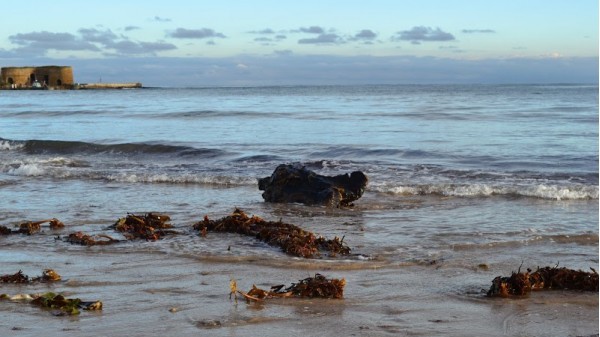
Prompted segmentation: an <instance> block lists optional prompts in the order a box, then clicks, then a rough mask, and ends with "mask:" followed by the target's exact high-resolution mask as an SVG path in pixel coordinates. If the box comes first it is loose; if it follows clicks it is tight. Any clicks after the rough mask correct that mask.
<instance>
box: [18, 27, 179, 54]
mask: <svg viewBox="0 0 600 337" xmlns="http://www.w3.org/2000/svg"><path fill="white" fill-rule="evenodd" d="M77 33H78V34H77V35H75V34H70V33H52V32H47V31H41V32H31V33H20V34H16V35H11V36H9V40H10V41H11V42H12V43H13V44H16V45H18V46H20V47H18V48H15V49H13V50H12V52H13V53H16V54H26V55H35V54H38V55H40V56H43V55H46V54H47V53H48V52H49V51H51V50H56V51H91V52H99V53H103V54H105V55H111V56H115V55H144V54H149V55H154V54H155V53H156V52H160V51H166V50H173V49H177V47H176V46H175V45H174V44H171V43H167V42H164V41H157V42H144V41H142V42H137V41H132V40H130V39H128V38H127V37H125V36H117V35H116V34H115V33H113V32H112V31H111V30H110V29H105V30H99V29H96V28H81V29H79V30H78V31H77Z"/></svg>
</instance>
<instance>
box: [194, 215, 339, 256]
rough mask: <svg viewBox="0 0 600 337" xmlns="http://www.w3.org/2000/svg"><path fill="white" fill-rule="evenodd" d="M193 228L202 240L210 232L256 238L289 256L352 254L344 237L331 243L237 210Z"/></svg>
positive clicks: (291, 227)
mask: <svg viewBox="0 0 600 337" xmlns="http://www.w3.org/2000/svg"><path fill="white" fill-rule="evenodd" d="M193 228H194V229H195V230H199V231H200V234H201V235H202V236H206V231H207V230H208V231H215V232H228V233H238V234H243V235H248V236H254V237H256V238H257V239H259V240H261V241H263V242H266V243H268V244H269V245H272V246H278V247H280V248H281V250H282V251H284V252H285V253H287V254H289V255H293V256H299V257H304V258H314V257H317V256H320V255H321V252H323V251H325V252H328V253H329V255H330V256H336V255H337V254H340V255H349V254H350V248H349V247H348V246H347V245H345V243H344V238H343V237H342V238H341V239H340V238H338V237H335V238H334V239H332V240H328V239H326V238H324V237H322V236H316V235H315V234H313V233H311V232H309V231H305V230H303V229H302V228H300V227H298V226H296V225H292V224H288V223H284V222H282V221H281V220H279V221H265V220H263V219H262V218H260V217H258V216H256V215H253V216H252V217H249V216H248V215H246V213H244V211H242V210H240V209H238V208H236V209H235V210H234V211H233V213H232V214H231V215H229V216H226V217H223V218H221V219H219V220H210V219H209V218H208V216H204V220H202V221H199V222H197V223H195V224H194V225H193Z"/></svg>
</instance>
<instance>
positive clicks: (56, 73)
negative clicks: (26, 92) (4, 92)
mask: <svg viewBox="0 0 600 337" xmlns="http://www.w3.org/2000/svg"><path fill="white" fill-rule="evenodd" d="M38 83H39V85H41V86H42V87H49V88H56V89H69V88H72V87H73V69H72V68H71V67H62V66H44V67H4V68H2V69H1V70H0V84H1V85H2V86H3V87H4V88H7V87H8V88H32V87H36V86H38Z"/></svg>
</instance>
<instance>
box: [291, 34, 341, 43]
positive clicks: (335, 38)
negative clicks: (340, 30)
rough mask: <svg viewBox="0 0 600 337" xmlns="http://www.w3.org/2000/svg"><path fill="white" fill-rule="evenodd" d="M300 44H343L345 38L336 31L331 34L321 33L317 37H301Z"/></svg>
mask: <svg viewBox="0 0 600 337" xmlns="http://www.w3.org/2000/svg"><path fill="white" fill-rule="evenodd" d="M298 43H299V44H341V43H344V39H342V38H341V37H340V36H339V35H337V34H334V33H329V34H320V35H319V36H317V37H315V38H308V39H300V40H298Z"/></svg>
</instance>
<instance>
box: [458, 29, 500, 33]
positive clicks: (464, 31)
mask: <svg viewBox="0 0 600 337" xmlns="http://www.w3.org/2000/svg"><path fill="white" fill-rule="evenodd" d="M461 32H463V33H465V34H476V33H482V34H493V33H495V32H496V31H495V30H493V29H463V30H462V31H461Z"/></svg>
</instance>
